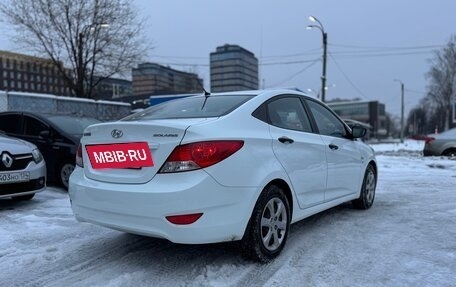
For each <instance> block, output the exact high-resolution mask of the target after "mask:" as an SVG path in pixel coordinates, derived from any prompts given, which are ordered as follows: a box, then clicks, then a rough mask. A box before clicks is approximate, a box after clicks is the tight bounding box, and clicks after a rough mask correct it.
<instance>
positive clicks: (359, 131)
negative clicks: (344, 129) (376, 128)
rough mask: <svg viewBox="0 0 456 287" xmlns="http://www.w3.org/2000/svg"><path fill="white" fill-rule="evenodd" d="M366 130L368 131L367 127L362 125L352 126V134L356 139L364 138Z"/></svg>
mask: <svg viewBox="0 0 456 287" xmlns="http://www.w3.org/2000/svg"><path fill="white" fill-rule="evenodd" d="M366 132H367V129H366V128H364V127H362V126H358V125H354V126H353V127H352V136H353V138H355V139H357V138H362V137H363V136H365V135H366Z"/></svg>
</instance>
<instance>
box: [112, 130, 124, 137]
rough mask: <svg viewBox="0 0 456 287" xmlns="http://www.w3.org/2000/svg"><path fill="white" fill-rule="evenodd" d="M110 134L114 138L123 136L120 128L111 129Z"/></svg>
mask: <svg viewBox="0 0 456 287" xmlns="http://www.w3.org/2000/svg"><path fill="white" fill-rule="evenodd" d="M111 136H112V137H113V138H115V139H118V138H121V137H122V136H123V132H122V131H121V130H118V129H115V130H112V132H111Z"/></svg>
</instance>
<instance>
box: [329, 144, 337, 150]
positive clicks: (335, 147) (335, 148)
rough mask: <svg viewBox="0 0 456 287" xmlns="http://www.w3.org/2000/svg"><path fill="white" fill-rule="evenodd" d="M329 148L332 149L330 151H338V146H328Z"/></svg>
mask: <svg viewBox="0 0 456 287" xmlns="http://www.w3.org/2000/svg"><path fill="white" fill-rule="evenodd" d="M329 148H330V149H332V150H338V149H339V146H337V145H335V144H329Z"/></svg>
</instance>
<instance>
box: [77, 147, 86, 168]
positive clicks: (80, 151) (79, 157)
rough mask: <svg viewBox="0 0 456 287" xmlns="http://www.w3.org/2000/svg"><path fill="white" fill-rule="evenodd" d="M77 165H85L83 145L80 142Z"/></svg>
mask: <svg viewBox="0 0 456 287" xmlns="http://www.w3.org/2000/svg"><path fill="white" fill-rule="evenodd" d="M76 165H78V166H80V167H84V161H83V160H82V145H81V144H79V146H78V150H77V151H76Z"/></svg>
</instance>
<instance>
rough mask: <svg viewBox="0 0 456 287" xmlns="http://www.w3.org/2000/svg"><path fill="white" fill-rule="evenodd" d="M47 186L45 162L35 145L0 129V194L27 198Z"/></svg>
mask: <svg viewBox="0 0 456 287" xmlns="http://www.w3.org/2000/svg"><path fill="white" fill-rule="evenodd" d="M45 188H46V163H45V161H44V159H43V156H42V155H41V153H40V151H39V150H38V149H37V147H36V146H35V145H34V144H32V143H29V142H26V141H24V140H20V139H17V138H13V137H8V136H6V135H5V134H4V133H2V132H0V198H13V199H15V200H30V199H32V198H33V196H34V195H35V193H37V192H40V191H43V190H44V189H45Z"/></svg>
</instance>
